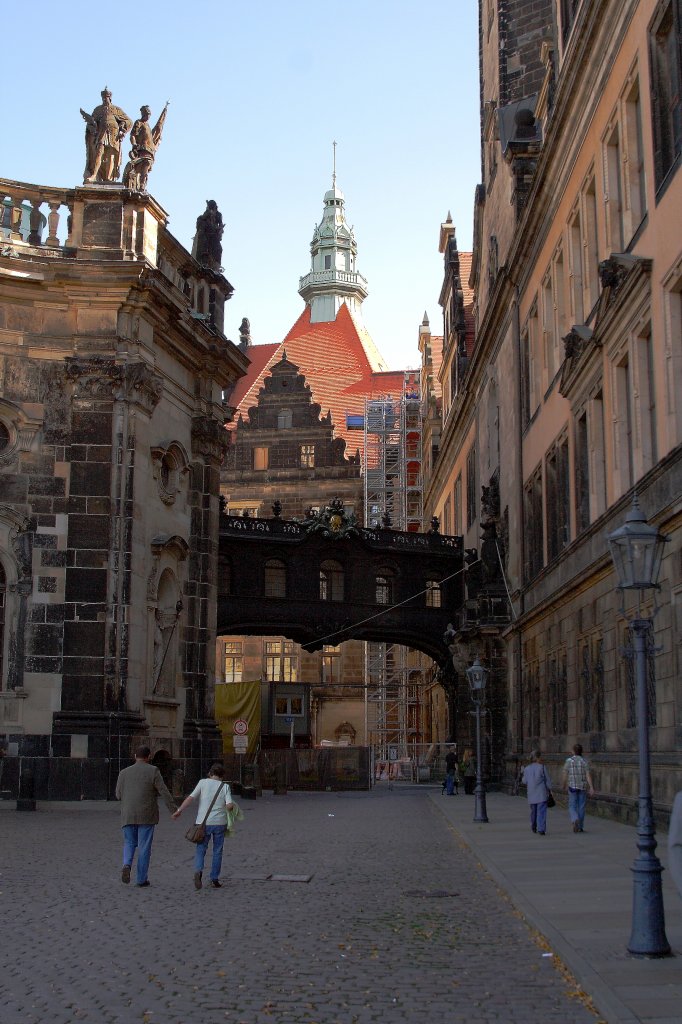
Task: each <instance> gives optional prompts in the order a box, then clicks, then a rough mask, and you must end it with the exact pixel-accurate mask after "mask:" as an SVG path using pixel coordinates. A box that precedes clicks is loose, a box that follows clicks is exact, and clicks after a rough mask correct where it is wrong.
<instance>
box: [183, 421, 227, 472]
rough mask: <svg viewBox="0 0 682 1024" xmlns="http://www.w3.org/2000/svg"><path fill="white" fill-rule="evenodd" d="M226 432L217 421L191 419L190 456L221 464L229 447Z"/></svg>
mask: <svg viewBox="0 0 682 1024" xmlns="http://www.w3.org/2000/svg"><path fill="white" fill-rule="evenodd" d="M229 444H230V439H229V437H228V434H227V431H226V430H225V427H224V426H222V424H220V423H218V421H217V420H212V419H209V418H208V417H207V416H194V417H192V454H193V455H200V456H201V457H202V458H204V459H213V460H215V461H216V462H221V461H222V458H223V455H224V453H225V452H226V451H227V448H228V447H229Z"/></svg>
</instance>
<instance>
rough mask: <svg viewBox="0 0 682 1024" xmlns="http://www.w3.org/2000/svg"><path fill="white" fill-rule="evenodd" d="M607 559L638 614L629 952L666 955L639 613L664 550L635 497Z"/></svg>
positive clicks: (645, 623) (633, 626) (632, 623)
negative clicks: (634, 597)
mask: <svg viewBox="0 0 682 1024" xmlns="http://www.w3.org/2000/svg"><path fill="white" fill-rule="evenodd" d="M607 540H608V542H609V547H610V549H611V557H612V558H613V564H614V566H615V569H616V573H617V575H618V589H619V590H620V591H621V596H622V601H623V603H622V607H621V611H622V613H623V615H625V591H626V590H636V591H638V598H637V612H636V614H635V615H633V616H632V618H630V620H629V628H630V633H631V635H632V644H633V648H634V653H635V659H636V670H637V738H638V746H639V817H638V819H637V848H638V850H639V856H638V857H636V858H635V861H634V864H633V865H632V873H633V885H634V888H633V894H632V896H633V898H632V932H631V934H630V942H629V943H628V952H630V953H633V954H635V955H636V956H668V955H669V954H670V943H669V942H668V939H667V938H666V934H665V916H664V913H663V890H662V886H661V872H662V870H663V869H662V867H661V862H660V860H659V859H658V857H657V856H656V854H655V850H656V845H657V844H656V829H655V827H654V818H653V806H652V801H651V768H650V759H649V695H648V692H647V649H648V647H649V643H650V637H651V634H652V631H653V618H652V617H646V616H644V615H642V598H643V595H644V591H646V590H658V589H659V585H658V574H659V572H660V568H661V559H662V558H663V547H664V545H665V543H666V541H667V540H668V538H667V537H665V536H664V535H663V534H662V533H660V531H659V530H658V529H657V527H655V526H650V525H649V524H648V523H647V521H646V518H645V517H644V515H643V514H642V510H641V509H640V507H639V501H638V499H637V495H636V494H635V496H634V498H633V501H632V508H631V509H630V511H629V512H628V514H627V516H626V517H625V525H624V526H621V527H619V529H617V530H614V531H613V533H610V534H609V535H608V536H607Z"/></svg>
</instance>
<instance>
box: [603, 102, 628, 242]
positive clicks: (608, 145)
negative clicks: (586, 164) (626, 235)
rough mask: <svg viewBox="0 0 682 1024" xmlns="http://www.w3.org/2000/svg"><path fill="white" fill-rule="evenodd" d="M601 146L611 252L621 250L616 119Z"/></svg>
mask: <svg viewBox="0 0 682 1024" xmlns="http://www.w3.org/2000/svg"><path fill="white" fill-rule="evenodd" d="M603 147H604V149H603V152H604V206H605V208H606V244H607V246H608V248H609V249H610V251H611V252H622V251H623V194H622V184H621V177H620V175H621V164H622V160H623V155H622V152H621V142H620V124H619V122H618V120H617V119H616V120H615V122H614V123H612V124H611V125H609V129H608V131H607V134H606V136H605V138H604V142H603Z"/></svg>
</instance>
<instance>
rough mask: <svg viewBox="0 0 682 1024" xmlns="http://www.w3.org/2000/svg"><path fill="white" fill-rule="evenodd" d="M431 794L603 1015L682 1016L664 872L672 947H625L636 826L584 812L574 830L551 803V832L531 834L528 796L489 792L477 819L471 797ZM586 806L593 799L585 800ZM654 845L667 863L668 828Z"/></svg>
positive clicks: (680, 944) (672, 911)
mask: <svg viewBox="0 0 682 1024" xmlns="http://www.w3.org/2000/svg"><path fill="white" fill-rule="evenodd" d="M431 798H432V800H433V801H434V802H435V803H436V805H437V806H438V807H439V808H440V809H441V810H442V811H443V813H444V814H445V815H446V817H447V818H448V820H449V821H450V822H452V824H453V826H454V827H455V828H456V830H457V832H458V833H459V835H460V836H461V837H462V839H463V841H464V842H465V843H466V845H467V847H468V848H469V849H470V850H471V851H472V852H473V853H474V855H475V856H476V857H477V858H478V860H479V861H480V863H481V864H482V865H483V867H484V868H485V869H486V871H487V872H488V873H489V874H490V875H491V877H492V878H493V879H494V880H495V882H496V883H497V884H498V885H499V886H500V888H501V889H503V890H504V892H506V893H507V894H508V895H509V897H510V899H511V900H512V902H513V903H514V905H515V906H516V907H517V908H518V909H519V910H520V911H521V913H522V914H523V915H524V917H525V918H526V920H527V921H528V922H529V923H531V924H532V925H534V926H535V927H536V928H537V929H538V931H539V932H541V933H542V935H544V936H545V938H546V939H547V941H548V944H549V948H550V949H551V950H552V952H553V953H554V954H556V955H557V956H558V957H559V958H560V959H561V961H563V963H565V964H566V965H567V966H568V968H569V970H570V971H571V973H572V974H573V975H574V977H575V978H576V979H577V980H578V982H579V984H580V985H581V987H582V988H583V989H584V990H585V991H587V992H589V994H590V995H591V996H592V998H593V1000H594V1003H595V1005H596V1006H597V1007H598V1009H599V1011H600V1013H601V1014H602V1015H603V1018H604V1020H606V1021H608V1022H609V1024H635V1022H641V1024H680V1022H681V1021H682V963H681V961H680V959H679V957H680V955H681V954H682V900H680V897H679V895H678V892H677V889H676V888H675V886H674V884H673V881H672V879H671V877H670V874H669V872H667V871H664V872H663V901H664V909H665V916H666V934H667V936H668V941H669V943H670V945H671V946H672V949H673V954H674V955H673V956H672V957H667V958H665V959H645V958H639V957H633V956H630V954H629V953H628V952H627V944H628V941H629V938H630V927H631V921H632V888H633V886H632V872H631V871H630V868H631V866H632V863H633V861H634V859H635V856H636V854H637V847H636V841H637V834H636V831H635V829H634V828H632V827H631V826H628V825H621V824H618V823H616V822H613V821H607V820H605V819H603V818H596V817H592V816H590V815H588V817H587V818H586V819H585V832H583V833H582V834H578V835H575V834H574V833H573V831H572V830H571V826H570V823H569V820H568V812H567V810H566V809H565V808H562V807H559V806H557V807H555V808H553V809H552V810H549V811H548V812H547V817H548V821H547V826H548V832H547V835H545V836H540V835H533V833H532V832H531V831H530V825H529V821H528V805H527V802H526V800H525V798H522V797H510V796H506V795H504V794H501V793H491V794H488V796H487V813H488V818H489V819H490V820H489V822H488V823H487V824H474V822H473V820H472V819H473V816H474V798H473V797H471V796H469V797H465V796H461V795H460V796H456V797H441V796H440V793H437V794H436V793H435V792H434V791H433V790H431ZM588 806H589V805H588ZM657 838H658V849H657V851H656V853H657V854H658V856H659V858H660V860H661V862H662V864H663V865H664V866H665V864H666V862H667V835H665V834H661V835H658V836H657Z"/></svg>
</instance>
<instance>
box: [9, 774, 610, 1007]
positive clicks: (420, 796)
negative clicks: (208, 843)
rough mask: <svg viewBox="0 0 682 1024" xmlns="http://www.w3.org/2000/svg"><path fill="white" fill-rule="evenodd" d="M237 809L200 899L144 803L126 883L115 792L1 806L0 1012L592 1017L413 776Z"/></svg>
mask: <svg viewBox="0 0 682 1024" xmlns="http://www.w3.org/2000/svg"><path fill="white" fill-rule="evenodd" d="M244 811H245V820H244V822H242V823H241V825H240V827H239V830H238V832H237V834H236V835H235V836H234V838H233V839H231V840H230V842H229V843H227V844H226V848H225V856H224V861H223V879H222V880H223V882H224V883H225V884H224V887H223V889H220V890H212V889H210V888H205V889H202V890H201V891H200V892H196V891H195V890H194V887H193V884H192V877H193V865H192V854H193V851H192V850H191V849H190V848H189V844H187V843H186V842H185V841H184V840H183V831H184V830H183V829H182V828H181V827H179V826H178V824H177V823H175V822H172V821H170V820H169V819H168V817H167V816H166V815H165V809H163V808H162V815H163V817H162V821H161V823H160V825H159V827H158V828H157V831H156V835H155V839H154V847H153V851H152V861H151V869H150V881H151V883H152V885H151V887H150V888H149V889H146V890H139V889H136V888H135V887H134V886H124V885H122V884H121V881H120V861H121V835H120V828H119V813H118V806H117V805H110V806H108V805H102V804H97V805H95V806H94V808H93V809H92V810H90V811H88V812H87V813H83V811H82V810H81V811H71V810H69V809H64V810H59V809H55V808H52V809H51V811H50V813H49V814H45V813H41V812H37V813H36V814H33V815H18V814H11V813H9V812H3V813H2V819H1V821H0V825H1V826H2V834H3V850H4V858H3V860H4V863H5V868H4V871H3V879H2V881H3V885H2V889H3V901H4V919H5V921H6V922H11V924H12V927H11V929H10V930H9V931H8V930H7V929H6V935H9V934H11V943H8V942H5V943H3V952H2V954H0V962H2V963H4V965H5V967H6V968H8V969H5V970H3V971H2V972H1V973H0V1006H2V1008H3V1013H2V1022H3V1024H33V1022H34V1020H35V1021H36V1022H37V1021H38V1020H40V1022H41V1024H61V1021H62V1020H63V1021H67V1020H68V1021H70V1022H75V1021H79V1020H83V1021H85V1022H86V1024H157V1022H158V1024H196V1022H197V1021H199V1020H207V1021H209V1020H210V1021H211V1024H219V1022H221V1021H223V1020H224V1021H227V1022H228V1024H242V1022H244V1024H337V1022H338V1024H403V1022H406V1024H408V1022H409V1024H414V1021H415V1020H425V1021H428V1024H441V1022H442V1024H446V1022H447V1024H453V1022H455V1024H458V1022H460V1021H461V1022H464V1021H466V1024H492V1022H504V1024H517V1022H518V1024H568V1022H570V1024H594V1022H595V1021H596V1020H597V1018H596V1016H595V1015H594V1013H592V1012H591V1011H590V1009H589V1008H587V1007H586V1006H585V1005H584V1004H583V1003H582V1001H581V1000H580V999H576V998H575V992H574V991H573V990H572V987H571V984H570V982H567V981H566V980H565V977H564V976H563V974H562V973H560V972H559V971H558V970H557V969H556V966H555V965H554V963H553V961H552V958H545V959H543V957H542V953H543V952H544V950H543V949H542V948H541V947H540V946H539V945H538V943H537V941H536V938H535V936H534V934H533V933H532V932H531V931H530V930H529V928H528V927H527V925H526V924H525V923H524V921H523V919H522V918H521V917H520V915H519V914H518V913H516V912H515V911H514V908H513V906H512V905H511V904H510V902H509V901H508V900H507V899H505V898H504V895H503V894H502V893H501V892H500V890H499V889H498V888H497V886H496V885H495V884H494V882H493V881H492V879H491V878H490V877H489V876H488V875H487V874H486V873H485V871H483V870H482V869H481V867H480V865H479V864H478V863H477V861H476V859H475V858H474V857H473V856H472V855H471V854H470V853H469V852H468V851H467V850H466V849H465V848H463V847H462V845H461V843H459V842H458V841H457V839H456V836H455V835H454V833H453V831H452V828H451V827H450V826H449V824H448V822H447V820H446V819H445V818H444V817H443V816H442V815H441V814H440V813H438V811H437V810H436V809H435V808H434V806H433V803H432V802H431V801H430V800H429V799H428V798H427V795H426V793H425V792H423V791H422V790H420V789H419V788H416V787H415V788H412V787H407V788H405V789H400V788H399V787H397V786H394V787H393V788H392V789H391V790H388V789H382V788H376V789H374V790H373V791H372V792H370V793H352V794H317V793H294V792H290V793H289V794H288V797H287V800H286V801H282V800H278V799H276V798H275V797H274V796H270V795H266V796H264V797H263V798H262V799H259V800H258V801H256V802H253V803H249V804H248V805H247V806H246V807H244ZM331 812H333V814H334V818H333V819H332V818H329V816H328V815H329V813H331ZM277 876H279V877H280V878H282V879H290V880H291V882H292V884H284V881H282V883H281V884H279V885H275V884H270V883H271V882H272V881H273V880H274V878H276V877H277ZM265 879H269V881H268V882H267V884H264V880H265ZM304 879H305V880H306V882H305V884H295V881H298V880H300V881H301V882H302V881H303V880H304ZM415 893H418V894H419V895H415ZM453 894H456V896H455V895H453ZM36 1007H37V1008H39V1009H38V1010H37V1011H36ZM45 1007H49V1008H50V1009H49V1012H48V1011H46V1009H45Z"/></svg>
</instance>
